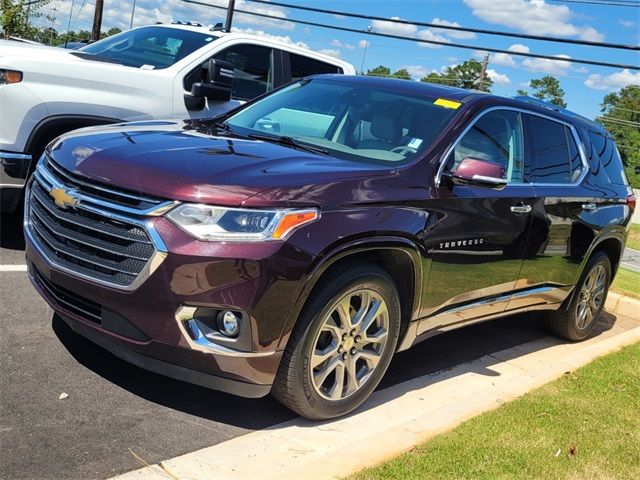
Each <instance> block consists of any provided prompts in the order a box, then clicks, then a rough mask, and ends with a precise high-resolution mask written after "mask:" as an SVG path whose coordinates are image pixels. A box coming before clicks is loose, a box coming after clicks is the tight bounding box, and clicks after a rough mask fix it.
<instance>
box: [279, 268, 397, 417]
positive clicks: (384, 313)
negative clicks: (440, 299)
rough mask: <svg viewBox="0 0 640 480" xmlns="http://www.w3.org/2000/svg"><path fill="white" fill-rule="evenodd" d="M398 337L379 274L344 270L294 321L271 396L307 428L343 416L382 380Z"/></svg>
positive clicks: (393, 304) (392, 304)
mask: <svg viewBox="0 0 640 480" xmlns="http://www.w3.org/2000/svg"><path fill="white" fill-rule="evenodd" d="M399 331H400V302H399V299H398V292H397V290H396V288H395V285H394V283H393V281H392V280H391V278H390V277H389V275H388V274H387V273H386V272H385V271H384V270H382V269H379V268H377V267H374V266H364V265H363V266H353V265H352V266H351V267H349V268H341V269H340V270H338V271H335V272H333V273H332V274H330V275H329V276H328V277H327V278H325V279H324V280H323V281H322V283H321V285H319V287H318V289H317V290H316V291H315V293H314V294H313V297H311V298H310V299H309V302H308V304H307V307H305V309H304V311H303V313H302V315H301V316H300V318H299V319H298V322H297V324H296V327H295V328H294V331H293V332H292V334H291V338H290V340H289V344H288V346H287V349H286V351H285V353H284V356H283V359H282V363H281V365H280V369H279V371H278V375H277V377H276V382H275V383H274V386H273V395H274V396H275V397H276V398H277V399H278V400H279V401H280V402H282V403H283V404H284V405H286V406H287V407H289V408H290V409H292V410H294V411H295V412H297V413H299V414H300V415H302V416H304V417H307V418H311V419H315V420H319V419H327V418H333V417H337V416H340V415H344V414H346V413H349V412H350V411H352V410H353V409H355V408H357V407H358V406H359V405H360V404H361V403H362V402H364V401H365V400H366V399H367V397H369V395H370V394H371V392H373V390H374V389H375V388H376V386H377V385H378V383H379V382H380V380H381V379H382V376H383V375H384V373H385V371H386V370H387V367H388V366H389V362H390V361H391V357H392V356H393V352H394V351H395V348H396V343H397V341H398V335H399Z"/></svg>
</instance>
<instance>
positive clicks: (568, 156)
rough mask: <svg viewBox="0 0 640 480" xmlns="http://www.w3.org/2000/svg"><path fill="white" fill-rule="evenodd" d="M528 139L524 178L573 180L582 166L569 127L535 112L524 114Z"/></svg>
mask: <svg viewBox="0 0 640 480" xmlns="http://www.w3.org/2000/svg"><path fill="white" fill-rule="evenodd" d="M525 117H526V124H527V133H528V135H527V138H528V139H529V145H528V146H529V148H528V152H529V161H528V167H529V168H528V175H527V178H528V180H529V181H530V182H532V183H559V184H563V183H566V184H570V183H574V182H575V181H576V180H577V179H578V178H579V177H580V174H581V173H582V169H583V168H584V166H583V164H582V160H581V158H580V153H579V150H578V147H577V145H576V142H575V139H574V137H573V134H572V132H571V129H569V127H567V126H566V125H564V124H562V123H559V122H555V121H553V120H549V119H546V118H543V117H538V116H536V115H525Z"/></svg>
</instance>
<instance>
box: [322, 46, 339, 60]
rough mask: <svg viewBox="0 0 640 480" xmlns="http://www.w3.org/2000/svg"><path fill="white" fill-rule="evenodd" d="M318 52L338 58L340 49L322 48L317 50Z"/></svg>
mask: <svg viewBox="0 0 640 480" xmlns="http://www.w3.org/2000/svg"><path fill="white" fill-rule="evenodd" d="M318 52H320V53H323V54H325V55H329V56H330V57H335V58H340V50H338V49H335V48H323V49H322V50H318Z"/></svg>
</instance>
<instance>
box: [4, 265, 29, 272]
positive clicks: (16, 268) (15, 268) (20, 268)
mask: <svg viewBox="0 0 640 480" xmlns="http://www.w3.org/2000/svg"><path fill="white" fill-rule="evenodd" d="M26 271H27V266H26V265H0V272H26Z"/></svg>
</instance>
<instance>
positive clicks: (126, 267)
mask: <svg viewBox="0 0 640 480" xmlns="http://www.w3.org/2000/svg"><path fill="white" fill-rule="evenodd" d="M54 189H56V190H60V191H63V192H65V194H66V192H73V199H74V202H73V203H74V205H73V206H71V205H64V204H63V205H64V207H62V206H59V205H58V204H56V200H54V198H53V197H52V194H51V192H52V190H54ZM172 205H173V203H172V202H169V201H166V200H162V199H155V198H151V197H148V196H143V195H138V194H135V193H131V192H125V191H119V190H117V189H114V188H113V187H106V186H102V185H99V184H93V183H90V182H89V181H87V180H84V179H81V178H79V177H78V176H77V175H74V174H72V173H70V172H68V171H66V170H64V169H63V168H62V167H60V166H59V165H57V164H56V163H55V162H54V161H53V160H52V159H50V158H48V157H46V156H45V157H43V159H42V160H41V161H40V163H39V164H38V167H37V169H36V171H35V173H34V181H33V182H32V183H31V185H30V188H29V194H28V206H27V209H26V215H27V216H26V224H27V233H28V235H29V236H30V237H31V239H32V240H33V242H34V244H35V245H36V247H37V248H38V250H40V253H41V254H43V255H44V256H45V257H46V258H47V259H48V260H49V262H50V263H51V264H53V265H54V266H55V267H58V268H59V269H61V270H63V271H66V272H68V273H72V274H75V275H77V276H81V277H83V278H88V279H90V280H92V281H94V282H97V283H101V284H105V285H110V286H114V287H118V288H122V289H133V288H136V287H137V286H138V285H139V284H140V283H141V282H142V281H144V280H145V279H146V278H147V277H148V276H149V275H150V274H151V273H152V272H153V270H154V269H155V268H157V266H158V265H159V264H160V262H161V261H162V259H163V258H164V256H165V252H166V249H165V248H164V244H163V243H162V240H161V239H160V237H159V236H158V235H157V234H156V233H155V230H154V229H153V227H152V226H151V224H150V223H149V221H148V218H147V217H149V216H155V215H159V214H161V213H163V212H165V211H166V210H168V209H169V208H171V206H172Z"/></svg>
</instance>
